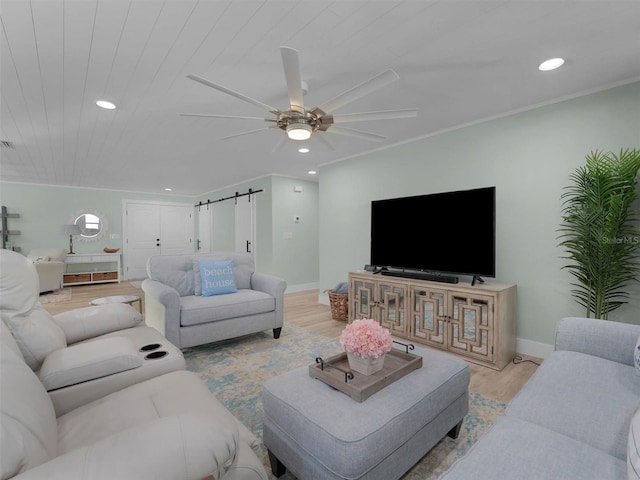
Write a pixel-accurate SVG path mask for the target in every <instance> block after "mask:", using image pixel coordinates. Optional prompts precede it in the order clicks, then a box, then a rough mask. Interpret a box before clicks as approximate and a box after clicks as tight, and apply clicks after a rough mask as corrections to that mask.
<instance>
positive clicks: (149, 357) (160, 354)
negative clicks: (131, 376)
mask: <svg viewBox="0 0 640 480" xmlns="http://www.w3.org/2000/svg"><path fill="white" fill-rule="evenodd" d="M168 354H169V352H165V351H164V350H160V351H158V352H151V353H150V354H149V355H146V356H145V357H144V358H145V359H146V360H155V359H158V358H162V357H164V356H166V355H168Z"/></svg>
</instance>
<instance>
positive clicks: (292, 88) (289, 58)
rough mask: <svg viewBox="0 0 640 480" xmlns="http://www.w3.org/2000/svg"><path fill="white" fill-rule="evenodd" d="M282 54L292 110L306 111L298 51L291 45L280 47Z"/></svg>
mask: <svg viewBox="0 0 640 480" xmlns="http://www.w3.org/2000/svg"><path fill="white" fill-rule="evenodd" d="M280 54H281V55H282V65H283V66H284V76H285V79H286V81H287V90H288V91H289V104H290V105H291V110H293V111H294V112H300V113H304V102H303V100H302V78H301V77H300V59H299V57H298V51H297V50H295V49H293V48H290V47H280Z"/></svg>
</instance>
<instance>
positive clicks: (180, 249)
mask: <svg viewBox="0 0 640 480" xmlns="http://www.w3.org/2000/svg"><path fill="white" fill-rule="evenodd" d="M160 207H161V208H160V253H161V254H162V255H180V254H182V253H193V247H194V245H193V233H194V222H193V207H192V206H191V205H189V206H184V205H161V206H160Z"/></svg>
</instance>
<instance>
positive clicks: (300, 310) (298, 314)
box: [43, 281, 541, 403]
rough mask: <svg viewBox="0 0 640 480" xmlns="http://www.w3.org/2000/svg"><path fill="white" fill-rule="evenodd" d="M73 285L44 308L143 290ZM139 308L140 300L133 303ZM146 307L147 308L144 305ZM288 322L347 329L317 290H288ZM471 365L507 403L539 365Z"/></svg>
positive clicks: (331, 331) (334, 333)
mask: <svg viewBox="0 0 640 480" xmlns="http://www.w3.org/2000/svg"><path fill="white" fill-rule="evenodd" d="M71 288H72V295H71V300H69V301H66V302H59V303H45V304H44V305H43V306H44V308H45V309H46V310H47V311H49V312H50V313H52V314H56V313H60V312H65V311H67V310H71V309H74V308H81V307H86V306H88V305H90V302H91V300H93V299H94V298H98V297H106V296H109V295H139V296H140V297H141V298H142V299H143V304H144V292H143V291H142V289H140V288H136V287H135V286H133V285H132V284H131V283H130V282H128V281H123V282H121V283H107V284H99V285H82V286H74V287H71ZM134 308H137V304H134ZM143 310H144V309H143ZM285 322H290V323H292V324H294V325H297V326H299V327H301V328H304V329H306V330H309V331H311V332H314V333H317V334H319V335H324V336H326V337H330V338H334V339H337V338H338V337H339V336H340V333H341V332H342V330H343V329H344V326H345V322H342V321H339V320H333V319H332V318H331V309H330V308H329V306H327V305H323V304H321V303H318V290H308V291H304V292H296V293H289V294H286V295H285ZM523 357H524V358H523V359H524V360H532V361H535V362H537V363H540V362H541V360H540V359H537V358H532V357H526V356H524V355H523ZM469 367H470V369H471V385H470V389H471V390H472V391H475V392H478V393H480V394H482V395H484V396H485V397H488V398H491V399H494V400H498V401H500V402H505V403H508V402H509V401H511V399H512V398H513V397H514V395H515V394H516V393H518V391H519V390H520V389H521V388H522V386H523V385H524V384H525V383H526V382H527V380H529V377H531V375H532V374H533V373H534V372H535V370H536V368H537V366H536V365H535V364H534V363H531V362H523V363H518V364H516V363H510V364H509V365H507V366H506V367H505V368H504V369H502V370H501V371H496V370H493V369H490V368H487V367H483V366H480V365H476V364H473V363H469Z"/></svg>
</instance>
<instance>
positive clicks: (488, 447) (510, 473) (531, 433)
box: [440, 360, 627, 480]
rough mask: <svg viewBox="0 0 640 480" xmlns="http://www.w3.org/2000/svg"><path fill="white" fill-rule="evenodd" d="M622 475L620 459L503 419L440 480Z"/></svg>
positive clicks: (614, 478) (605, 479)
mask: <svg viewBox="0 0 640 480" xmlns="http://www.w3.org/2000/svg"><path fill="white" fill-rule="evenodd" d="M545 362H546V360H545ZM539 406H540V405H539ZM626 474H627V465H626V462H625V461H624V460H620V459H619V458H616V457H613V456H611V455H608V454H606V453H605V452H603V451H602V450H600V449H598V448H594V447H591V446H590V445H587V444H586V443H583V442H580V441H576V440H574V439H572V438H569V437H567V436H565V435H562V434H560V433H557V432H553V431H551V430H549V429H547V428H545V427H541V426H539V425H535V424H533V423H530V422H527V421H524V420H521V419H518V418H515V417H511V416H506V417H502V418H500V419H499V420H498V421H497V422H496V423H495V424H494V425H493V427H491V429H490V430H489V431H488V432H487V433H485V434H484V435H483V437H482V439H481V440H480V441H478V442H476V443H475V444H474V446H473V447H472V448H471V450H470V451H469V452H468V453H467V455H466V456H464V457H463V458H462V459H461V460H458V461H457V462H456V463H454V464H453V466H452V467H451V468H450V469H449V471H448V472H446V473H445V474H444V475H442V476H441V477H440V480H458V479H460V480H463V479H464V480H467V479H470V478H474V479H483V480H515V479H525V478H526V479H535V480H551V479H553V480H576V479H582V478H597V479H598V480H609V479H610V480H622V479H624V478H626Z"/></svg>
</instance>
